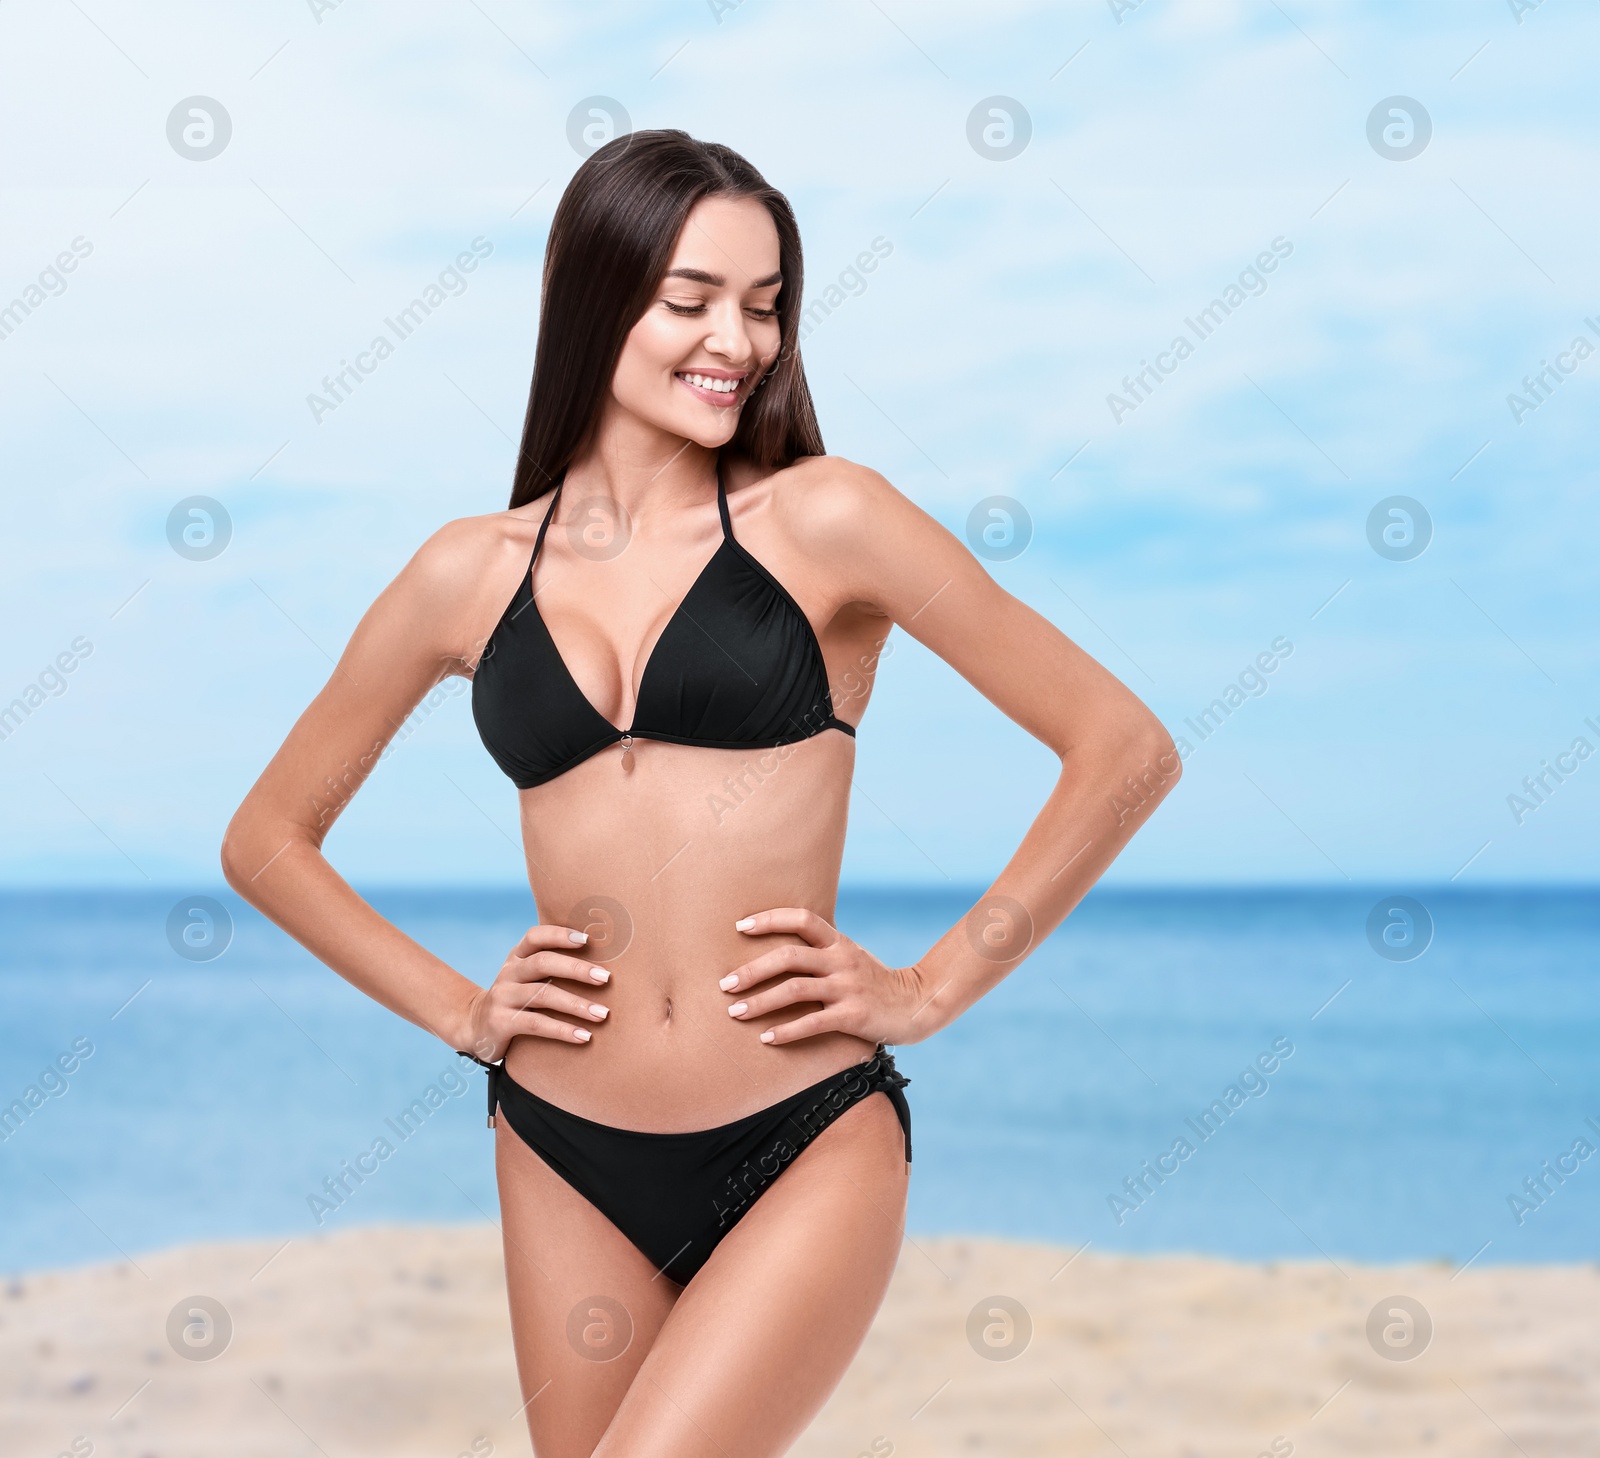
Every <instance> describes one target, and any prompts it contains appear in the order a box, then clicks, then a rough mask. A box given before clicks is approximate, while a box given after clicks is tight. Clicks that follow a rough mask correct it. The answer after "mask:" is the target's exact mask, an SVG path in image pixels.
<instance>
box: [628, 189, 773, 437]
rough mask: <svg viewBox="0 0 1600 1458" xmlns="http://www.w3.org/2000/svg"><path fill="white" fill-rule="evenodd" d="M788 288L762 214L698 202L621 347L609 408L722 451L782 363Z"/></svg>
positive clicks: (712, 200) (742, 205) (742, 202)
mask: <svg viewBox="0 0 1600 1458" xmlns="http://www.w3.org/2000/svg"><path fill="white" fill-rule="evenodd" d="M782 282H783V280H782V278H781V277H780V276H779V273H778V230H777V228H775V227H774V226H773V222H772V216H771V214H770V213H768V212H767V210H766V208H765V207H763V206H762V205H761V204H760V203H759V202H756V201H755V200H754V199H753V198H726V197H708V198H703V199H701V201H700V202H698V203H696V204H695V206H694V208H693V210H692V211H691V212H690V214H689V217H688V221H687V222H685V223H684V225H683V232H682V233H681V234H680V235H679V237H678V243H677V247H676V248H674V249H673V253H672V260H671V262H670V263H669V264H668V265H667V272H666V276H665V277H664V278H663V279H662V280H661V286H660V287H659V288H658V289H657V290H656V294H655V297H654V298H653V299H652V300H651V301H650V306H649V308H647V309H646V310H645V311H644V314H643V316H642V317H641V318H640V320H639V322H638V323H637V324H635V325H634V326H633V329H632V330H631V331H630V333H629V334H628V338H627V340H626V342H625V343H624V344H623V346H622V353H621V355H620V356H619V357H618V359H617V370H616V374H615V375H613V376H612V380H611V396H612V399H613V400H614V401H615V402H616V404H618V405H620V406H621V407H622V408H623V409H624V410H626V411H628V412H629V413H630V414H632V415H634V416H637V417H638V418H639V419H641V420H643V421H645V422H647V423H648V424H650V425H653V426H656V427H657V428H659V429H660V430H663V431H666V432H668V433H669V434H671V435H675V436H679V437H681V438H683V439H686V440H692V441H694V442H695V444H697V445H702V446H706V447H708V448H710V449H716V448H717V447H718V446H722V445H725V444H726V443H727V442H728V441H729V440H731V439H732V438H733V433H734V430H735V429H736V428H737V426H738V424H739V412H740V411H741V410H742V409H743V408H744V403H745V401H746V400H748V399H749V398H750V393H751V391H752V390H754V389H755V387H756V385H757V383H758V382H759V381H760V379H761V377H762V375H763V374H764V373H765V371H766V370H767V368H768V366H769V365H771V364H772V362H773V361H774V360H775V359H776V358H777V354H778V313H777V299H778V289H779V287H780V286H781V284H782Z"/></svg>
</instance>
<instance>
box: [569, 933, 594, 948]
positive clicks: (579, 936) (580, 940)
mask: <svg viewBox="0 0 1600 1458" xmlns="http://www.w3.org/2000/svg"><path fill="white" fill-rule="evenodd" d="M567 936H568V938H569V939H570V940H572V941H574V942H576V943H577V944H578V945H579V946H580V947H581V946H582V945H583V944H584V943H585V942H586V941H588V940H589V933H588V932H575V931H569V932H568V933H567Z"/></svg>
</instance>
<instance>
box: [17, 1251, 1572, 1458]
mask: <svg viewBox="0 0 1600 1458" xmlns="http://www.w3.org/2000/svg"><path fill="white" fill-rule="evenodd" d="M196 1296H203V1297H206V1298H208V1299H209V1302H211V1303H215V1304H214V1305H210V1306H208V1305H206V1304H205V1303H201V1304H199V1305H197V1304H196V1303H195V1302H194V1301H193V1300H190V1299H189V1298H194V1297H196ZM1391 1298H1407V1299H1404V1300H1402V1299H1391ZM1418 1303H1419V1304H1418ZM1375 1307H1377V1308H1378V1315H1377V1316H1376V1317H1375V1318H1372V1319H1371V1320H1370V1321H1369V1317H1371V1314H1372V1313H1373V1310H1374V1308H1375ZM175 1308H176V1309H177V1310H178V1312H179V1315H177V1316H176V1317H174V1315H173V1313H174V1309H175ZM197 1311H198V1312H200V1313H206V1312H209V1313H210V1314H209V1315H207V1314H199V1315H195V1314H193V1313H195V1312H197ZM184 1313H189V1314H184ZM1430 1327H1431V1331H1430V1330H1429V1328H1430ZM224 1336H225V1338H226V1344H225V1347H224V1346H223V1338H224ZM180 1351H181V1352H183V1353H184V1354H180ZM521 1404H522V1397H521V1395H520V1393H519V1392H518V1390H517V1385H516V1379H515V1375H514V1372H513V1367H512V1359H511V1339H510V1327H509V1323H508V1319H507V1314H506V1306H505V1294H504V1288H503V1285H502V1264H501V1252H500V1240H499V1235H498V1233H497V1231H496V1230H495V1229H494V1228H493V1227H492V1226H489V1225H481V1226H463V1227H415V1228H411V1227H408V1228H395V1227H383V1228H371V1229H359V1230H351V1231H347V1232H342V1233H340V1234H337V1235H332V1236H326V1237H321V1238H317V1239H303V1238H296V1239H295V1240H293V1241H291V1242H289V1243H287V1244H285V1243H284V1242H282V1241H245V1242H232V1243H222V1244H215V1245H204V1246H192V1247H185V1248H181V1249H177V1250H172V1251H167V1252H162V1253H158V1254H153V1255H141V1256H139V1257H138V1258H137V1264H134V1263H133V1262H130V1261H118V1262H116V1263H114V1264H107V1265H100V1266H92V1267H83V1268H78V1269H73V1270H68V1271H59V1272H38V1273H31V1274H27V1275H23V1276H19V1277H16V1278H13V1279H11V1280H9V1281H8V1282H7V1283H6V1286H5V1288H4V1290H3V1292H0V1453H3V1454H4V1455H5V1458H55V1455H60V1454H71V1455H73V1458H80V1455H86V1454H88V1453H90V1452H92V1453H94V1454H96V1455H102V1458H221V1455H226V1458H269V1455H271V1458H284V1455H299V1454H317V1453H322V1454H325V1455H327V1458H356V1455H372V1458H379V1455H382V1458H413V1455H415V1458H458V1455H470V1458H487V1455H488V1454H490V1453H491V1452H492V1453H494V1454H497V1455H502V1458H513V1455H520V1458H526V1455H529V1454H531V1448H530V1446H529V1443H528V1438H527V1433H526V1428H525V1427H524V1425H523V1422H522V1420H521V1418H520V1416H519V1409H520V1407H521ZM90 1445H92V1447H91V1446H90ZM1518 1450H1520V1451H1521V1452H1522V1453H1524V1454H1526V1455H1528V1458H1555V1455H1567V1454H1571V1455H1579V1454H1584V1455H1592V1454H1593V1453H1595V1452H1596V1451H1600V1269H1597V1268H1596V1267H1595V1266H1593V1265H1585V1266H1564V1267H1548V1266H1547V1267H1494V1266H1484V1267H1479V1266H1473V1267H1470V1268H1468V1269H1466V1270H1464V1271H1459V1272H1458V1271H1454V1270H1453V1269H1452V1268H1451V1267H1449V1266H1446V1265H1443V1264H1435V1265H1412V1266H1396V1267H1362V1266H1355V1265H1352V1264H1350V1263H1348V1262H1342V1263H1341V1264H1340V1267H1338V1268H1336V1267H1335V1266H1334V1265H1333V1264H1332V1263H1331V1262H1329V1261H1325V1260H1317V1261H1315V1262H1307V1263H1299V1262H1296V1263H1289V1262H1281V1263H1273V1264H1269V1265H1250V1264H1240V1263H1235V1262H1230V1261H1224V1260H1216V1259H1211V1258H1202V1257H1188V1256H1178V1257H1158V1258H1123V1257H1116V1256H1105V1255H1102V1254H1100V1253H1098V1252H1097V1251H1095V1250H1094V1249H1093V1248H1092V1247H1091V1248H1089V1249H1087V1250H1084V1251H1081V1252H1079V1253H1077V1254H1074V1252H1073V1251H1072V1250H1071V1249H1070V1248H1060V1247H1055V1246H1049V1245H1031V1244H1020V1243H1010V1242H1003V1241H998V1240H991V1239H957V1238H938V1239H932V1238H923V1237H917V1238H915V1239H910V1240H907V1242H906V1244H905V1247H904V1249H903V1251H902V1253H901V1257H900V1262H899V1266H898V1268H897V1270H896V1273H895V1278H894V1283H893V1285H892V1287H891V1289H890V1293H889V1296H888V1299H887V1301H886V1302H885V1304H884V1307H883V1309H882V1311H881V1312H880V1313H879V1316H878V1319H877V1322H876V1323H875V1325H874V1327H873V1330H872V1332H871V1335H870V1336H869V1337H868V1339H867V1343H866V1345H865V1347H864V1348H863V1349H862V1351H861V1353H860V1355H859V1357H858V1358H857V1360H856V1362H855V1365H854V1366H853V1367H852V1369H851V1370H850V1372H849V1374H848V1375H847V1376H846V1378H845V1380H844V1382H843V1383H842V1384H841V1386H840V1387H839V1389H838V1390H837V1392H836V1393H835V1394H834V1396H833V1397H832V1399H831V1400H830V1401H829V1403H828V1404H827V1406H826V1407H825V1408H824V1409H823V1411H822V1412H821V1413H820V1414H819V1415H818V1417H817V1419H816V1421H815V1422H814V1423H813V1424H812V1426H811V1428H810V1430H809V1431H808V1432H807V1433H806V1435H805V1436H804V1438H802V1440H801V1441H800V1442H799V1443H798V1444H797V1446H796V1447H795V1448H794V1449H793V1450H792V1451H793V1452H794V1454H795V1455H797V1458H861V1455H868V1458H887V1455H889V1454H900V1455H906V1458H920V1455H930V1458H931V1455H954V1454H964V1455H965V1454H973V1453H997V1454H1006V1455H1017V1458H1021V1455H1032V1454H1051V1455H1076V1454H1083V1455H1111V1454H1115V1453H1117V1452H1119V1451H1120V1452H1121V1453H1123V1454H1125V1455H1127V1458H1157V1455H1159V1458H1257V1455H1262V1454H1266V1455H1271V1458H1286V1455H1288V1454H1290V1453H1296V1454H1303V1455H1313V1458H1314V1455H1324V1454H1327V1455H1332V1454H1374V1453H1382V1454H1384V1455H1387V1458H1393V1455H1399V1454H1429V1455H1442V1454H1448V1455H1450V1458H1477V1455H1483V1458H1504V1455H1512V1454H1515V1453H1516V1452H1518Z"/></svg>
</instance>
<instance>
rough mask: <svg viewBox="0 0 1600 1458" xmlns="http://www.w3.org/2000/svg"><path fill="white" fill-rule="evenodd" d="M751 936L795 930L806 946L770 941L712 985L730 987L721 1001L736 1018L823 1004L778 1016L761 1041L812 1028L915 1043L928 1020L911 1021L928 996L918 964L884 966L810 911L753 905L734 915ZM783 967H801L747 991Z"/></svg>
mask: <svg viewBox="0 0 1600 1458" xmlns="http://www.w3.org/2000/svg"><path fill="white" fill-rule="evenodd" d="M734 926H735V928H736V929H737V930H739V931H742V932H747V933H749V934H751V935H753V936H760V935H761V934H763V933H770V932H794V933H796V934H797V935H799V936H802V937H804V938H805V939H806V942H807V945H805V946H794V945H789V946H783V947H775V948H774V949H773V950H772V951H770V952H764V953H763V954H762V955H761V956H759V957H757V958H755V959H754V960H753V961H750V962H747V963H745V964H744V966H742V967H735V968H734V969H733V971H731V972H730V973H728V975H727V976H726V977H724V978H723V979H722V980H721V982H720V983H718V986H720V987H721V988H722V990H723V991H724V992H728V993H737V994H738V996H737V997H736V998H735V999H734V1001H733V1003H732V1004H731V1006H730V1007H729V1008H728V1014H729V1016H730V1017H734V1018H738V1019H740V1020H741V1021H742V1020H744V1019H748V1018H758V1017H761V1016H762V1015H763V1014H766V1013H771V1012H776V1011H777V1010H778V1009H779V1008H783V1007H789V1006H792V1005H793V1004H794V1003H797V1002H820V1003H821V1004H822V1007H821V1008H820V1009H819V1010H818V1011H816V1012H811V1013H806V1014H805V1015H804V1016H803V1017H798V1018H793V1019H791V1020H790V1021H788V1022H786V1023H777V1024H775V1025H774V1026H772V1027H770V1028H768V1029H767V1031H766V1032H764V1033H763V1034H762V1035H761V1041H762V1042H763V1043H771V1044H773V1045H777V1044H779V1043H793V1042H795V1041H796V1040H797V1039H800V1038H811V1037H815V1036H816V1035H817V1034H818V1033H835V1032H838V1033H853V1034H855V1035H856V1037H858V1038H865V1039H867V1040H868V1041H869V1042H872V1043H893V1044H896V1045H899V1044H903V1043H917V1042H920V1041H921V1040H922V1039H923V1038H926V1037H927V1036H928V1035H929V1034H930V1033H932V1032H933V1031H935V1030H934V1028H933V1027H932V1026H931V1023H930V1022H929V1020H928V1019H927V1018H925V1017H924V1018H923V1019H922V1023H921V1025H920V1026H919V1024H918V1014H919V1013H922V1012H923V1011H924V1009H925V1008H926V1006H927V1004H928V1001H929V993H928V992H927V991H926V990H925V989H924V988H923V985H922V983H923V977H922V972H921V970H920V969H919V968H917V967H914V966H912V967H889V966H886V965H885V964H884V963H882V962H880V961H879V960H878V959H877V958H876V957H874V956H873V955H872V953H871V952H869V951H867V949H866V948H865V947H861V946H858V945H857V944H856V943H855V942H853V941H851V940H850V938H849V937H847V936H845V935H844V934H843V933H842V932H840V931H838V930H837V929H836V928H834V927H832V926H829V925H828V923H827V922H825V921H824V920H823V919H822V918H821V917H820V916H818V915H817V914H816V912H814V911H807V910H805V909H804V908H803V907H797V906H782V907H778V908H776V909H774V910H771V911H758V912H756V914H755V915H754V916H746V917H743V918H741V919H740V920H739V921H737V922H735V923H734ZM785 973H800V974H802V975H800V976H797V977H796V976H791V977H789V979H788V981H786V982H784V983H782V984H780V985H779V986H777V987H769V988H767V989H766V990H765V991H763V992H756V993H753V994H751V993H750V989H751V988H753V987H757V986H758V985H759V984H761V983H763V982H768V981H770V980H771V979H772V978H774V977H778V976H780V975H782V974H785Z"/></svg>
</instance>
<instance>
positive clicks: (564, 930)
mask: <svg viewBox="0 0 1600 1458" xmlns="http://www.w3.org/2000/svg"><path fill="white" fill-rule="evenodd" d="M588 940H589V934H588V933H587V932H581V931H574V930H573V929H572V928H571V927H565V926H532V927H529V928H528V930H527V933H526V934H525V935H524V936H523V938H522V940H521V941H520V942H518V943H517V944H516V946H514V947H513V948H512V949H511V955H510V956H509V957H507V958H506V960H505V965H504V966H502V967H501V969H500V975H499V976H498V977H496V978H495V979H494V982H493V983H492V984H491V985H490V986H488V987H485V988H481V989H480V990H479V991H478V992H477V994H476V995H475V996H474V997H473V999H472V1004H471V1007H470V1009H469V1011H468V1015H467V1037H468V1043H467V1046H466V1049H465V1050H464V1051H466V1052H469V1053H471V1054H473V1055H474V1056H475V1057H477V1058H481V1059H482V1060H483V1061H484V1062H485V1063H494V1062H497V1061H498V1060H499V1059H500V1058H501V1056H502V1055H503V1054H504V1053H505V1051H506V1046H507V1045H508V1044H509V1043H510V1042H511V1040H512V1039H513V1038H519V1037H522V1036H524V1035H527V1036H530V1037H534V1038H555V1039H556V1040H557V1041H559V1042H562V1043H587V1042H588V1041H589V1038H590V1036H591V1034H590V1031H589V1029H588V1028H585V1027H581V1026H574V1025H573V1024H572V1023H569V1022H566V1021H565V1020H564V1019H562V1018H557V1017H551V1016H550V1014H551V1013H552V1012H562V1013H569V1014H571V1015H572V1016H573V1017H576V1018H582V1019H583V1020H584V1021H585V1022H591V1023H598V1022H601V1021H603V1020H604V1018H605V1016H606V1014H607V1013H608V1012H609V1011H610V1009H609V1008H607V1007H603V1006H602V1005H601V1004H600V1003H598V1002H590V1001H589V999H588V998H587V997H585V996H583V995H582V994H581V993H577V992H570V991H568V990H567V989H566V988H565V987H559V986H557V985H556V984H557V982H582V983H584V984H586V985H588V986H593V985H594V984H596V983H601V984H604V983H605V982H608V981H609V980H610V978H611V973H610V972H608V971H607V970H606V969H605V968H604V967H597V966H596V965H595V964H594V963H593V962H585V961H584V960H583V958H582V957H575V956H572V955H570V954H569V953H567V952H559V951H556V950H555V948H557V947H569V948H570V947H574V946H582V945H583V944H584V943H585V942H587V941H588ZM541 1009H542V1011H541Z"/></svg>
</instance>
